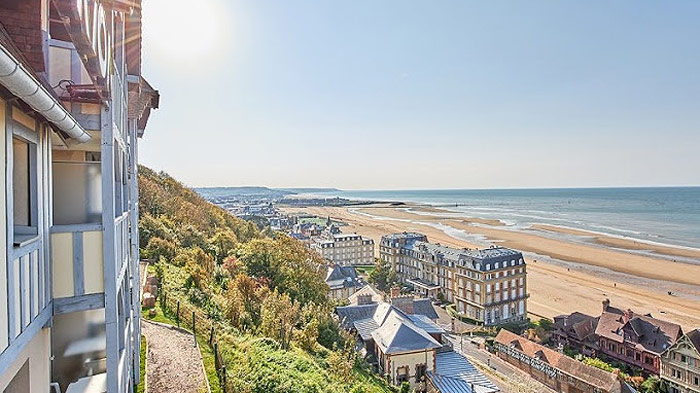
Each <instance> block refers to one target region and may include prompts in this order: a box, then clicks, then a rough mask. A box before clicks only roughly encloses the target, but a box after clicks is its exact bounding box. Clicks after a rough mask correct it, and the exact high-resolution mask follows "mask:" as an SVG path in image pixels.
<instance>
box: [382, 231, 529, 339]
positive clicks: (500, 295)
mask: <svg viewBox="0 0 700 393" xmlns="http://www.w3.org/2000/svg"><path fill="white" fill-rule="evenodd" d="M379 255H380V258H381V259H382V260H383V261H386V262H389V263H391V266H392V269H394V271H396V273H397V275H398V277H399V279H400V280H401V281H402V282H403V283H405V284H408V285H411V286H413V287H414V288H415V290H416V292H417V293H419V294H421V295H424V296H427V297H431V298H437V297H438V296H439V295H440V294H441V295H442V296H444V298H445V299H446V300H447V301H450V302H453V303H454V304H455V306H456V308H457V311H458V312H459V313H460V314H462V315H465V316H466V317H468V318H470V319H473V320H475V321H478V322H480V323H483V324H485V325H487V326H494V325H502V324H505V323H510V322H518V321H524V320H526V318H527V298H528V296H529V295H528V293H527V272H526V266H525V260H524V259H523V255H522V254H521V253H520V252H518V251H514V250H510V249H507V248H503V247H492V248H486V249H481V250H469V249H457V248H452V247H446V246H443V245H440V244H433V243H429V242H428V238H427V237H426V236H425V235H423V234H420V233H411V232H404V233H395V234H391V235H387V236H383V237H382V240H381V243H380V245H379Z"/></svg>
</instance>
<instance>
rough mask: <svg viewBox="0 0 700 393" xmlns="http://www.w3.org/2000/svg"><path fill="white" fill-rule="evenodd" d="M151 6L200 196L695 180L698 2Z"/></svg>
mask: <svg viewBox="0 0 700 393" xmlns="http://www.w3.org/2000/svg"><path fill="white" fill-rule="evenodd" d="M144 3H145V10H144V24H145V27H144V36H145V38H144V40H145V44H144V73H145V75H146V77H147V78H148V79H149V81H150V82H151V83H152V84H153V85H154V86H155V87H156V88H158V89H159V90H160V92H161V96H162V98H161V109H159V110H158V111H156V112H155V113H154V114H153V116H152V118H151V120H150V124H149V128H148V130H147V132H146V136H145V138H144V139H143V141H142V144H141V151H140V160H141V162H142V163H144V164H146V165H148V166H151V167H153V168H155V169H159V170H160V169H162V170H165V171H167V172H169V173H170V174H172V175H173V176H175V177H177V178H179V179H181V180H183V181H184V182H185V183H186V184H188V185H191V186H215V185H218V186H226V185H232V186H233V185H267V186H273V187H274V186H319V187H320V186H323V187H338V188H345V189H420V188H503V187H583V186H646V185H698V184H700V171H699V170H698V168H700V154H698V151H699V148H700V38H699V37H700V23H698V20H699V19H700V2H698V1H673V2H662V1H641V2H640V1H616V2H609V1H585V2H584V1H508V2H505V1H503V2H501V1H478V2H477V1H457V0H454V1H448V0H439V1H410V0H401V1H399V0H394V1H388V0H387V1H377V0H353V1H301V0H278V1H270V0H245V1H243V0H229V1H226V0H197V1H192V0H148V1H145V2H144ZM193 4H194V5H193Z"/></svg>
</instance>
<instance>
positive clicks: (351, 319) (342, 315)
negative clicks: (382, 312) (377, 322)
mask: <svg viewBox="0 0 700 393" xmlns="http://www.w3.org/2000/svg"><path fill="white" fill-rule="evenodd" d="M376 309H377V303H372V304H363V305H361V306H342V307H337V308H336V309H335V313H336V314H337V315H338V318H339V319H340V325H341V326H342V327H344V328H345V329H350V328H351V327H352V326H353V324H354V323H355V321H359V320H362V319H367V318H371V317H372V315H374V310H376Z"/></svg>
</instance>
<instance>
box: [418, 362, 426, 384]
mask: <svg viewBox="0 0 700 393" xmlns="http://www.w3.org/2000/svg"><path fill="white" fill-rule="evenodd" d="M427 370H428V366H426V365H425V364H417V365H416V382H420V381H421V378H422V377H423V376H424V375H425V372H426V371H427Z"/></svg>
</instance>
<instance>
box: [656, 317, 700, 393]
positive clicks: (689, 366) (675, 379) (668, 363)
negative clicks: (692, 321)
mask: <svg viewBox="0 0 700 393" xmlns="http://www.w3.org/2000/svg"><path fill="white" fill-rule="evenodd" d="M661 379H662V380H663V381H664V382H665V384H666V386H667V388H668V390H667V391H668V393H700V330H699V329H695V330H693V331H691V332H689V333H688V334H686V335H685V336H683V337H681V338H680V339H679V340H678V341H676V343H675V344H673V345H672V346H671V347H670V348H669V349H668V350H666V352H664V353H663V354H662V355H661Z"/></svg>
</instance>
